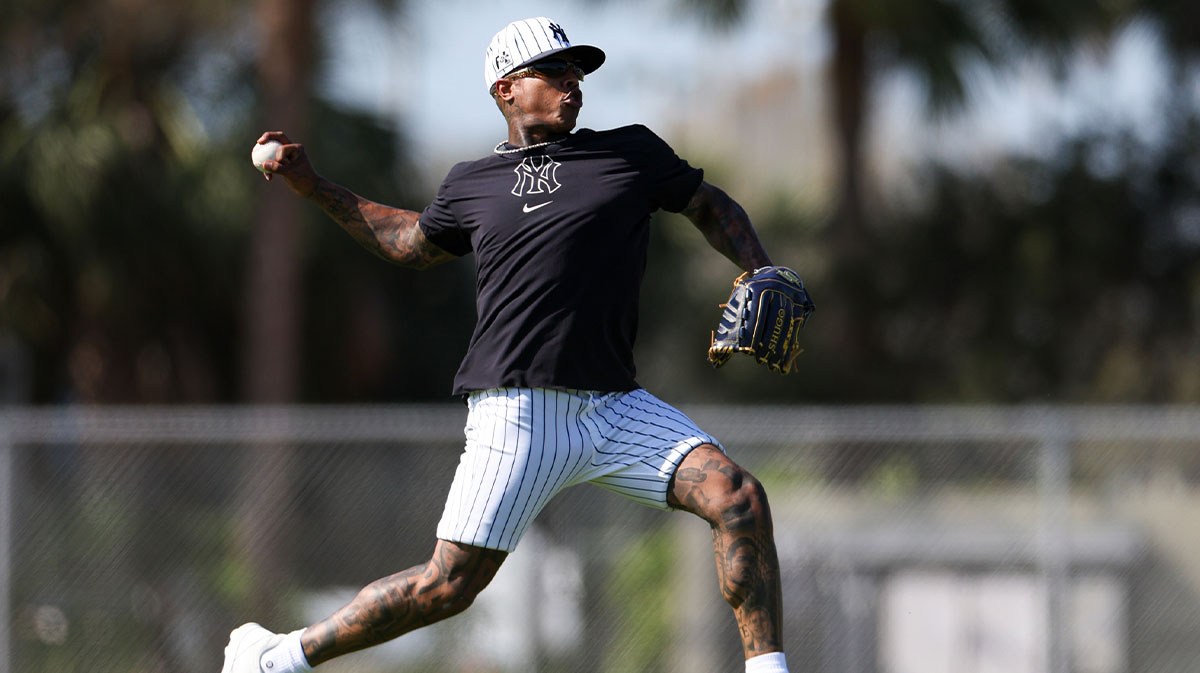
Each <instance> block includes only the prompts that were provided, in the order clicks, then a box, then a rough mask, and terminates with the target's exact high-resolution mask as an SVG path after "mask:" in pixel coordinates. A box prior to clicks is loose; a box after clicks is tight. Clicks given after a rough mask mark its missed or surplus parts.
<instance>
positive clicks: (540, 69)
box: [504, 58, 586, 82]
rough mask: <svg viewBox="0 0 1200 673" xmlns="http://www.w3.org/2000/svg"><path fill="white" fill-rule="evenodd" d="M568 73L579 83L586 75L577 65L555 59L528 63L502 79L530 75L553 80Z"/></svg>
mask: <svg viewBox="0 0 1200 673" xmlns="http://www.w3.org/2000/svg"><path fill="white" fill-rule="evenodd" d="M568 72H570V73H573V74H574V75H575V79H577V80H579V81H580V82H582V81H583V76H584V75H585V74H586V73H584V72H583V68H580V67H579V66H578V65H576V64H574V63H572V62H570V61H566V60H563V59H559V58H555V59H548V60H545V61H538V62H536V63H530V64H529V65H527V66H525V67H524V68H521V69H520V70H517V71H516V72H512V73H509V74H507V75H505V76H504V79H518V78H521V77H529V76H531V75H532V76H535V77H546V78H548V79H554V78H556V77H562V76H563V75H565V74H567V73H568Z"/></svg>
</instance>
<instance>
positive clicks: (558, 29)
mask: <svg viewBox="0 0 1200 673" xmlns="http://www.w3.org/2000/svg"><path fill="white" fill-rule="evenodd" d="M546 27H547V28H549V29H550V32H551V33H554V37H556V38H558V41H559V42H562V43H563V44H570V43H571V41H570V40H568V39H567V31H565V30H563V29H562V26H560V25H558V24H557V23H548V24H547V25H546Z"/></svg>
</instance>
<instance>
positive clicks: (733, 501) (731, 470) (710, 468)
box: [667, 445, 770, 527]
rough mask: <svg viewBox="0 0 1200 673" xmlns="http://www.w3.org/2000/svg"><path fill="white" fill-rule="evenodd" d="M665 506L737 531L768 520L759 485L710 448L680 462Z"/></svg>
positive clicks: (764, 495)
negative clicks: (667, 505)
mask: <svg viewBox="0 0 1200 673" xmlns="http://www.w3.org/2000/svg"><path fill="white" fill-rule="evenodd" d="M667 502H668V503H669V504H670V505H671V506H672V507H677V508H680V509H684V510H687V511H689V512H692V513H693V514H696V515H698V516H700V517H702V518H704V519H705V520H707V521H708V522H709V523H711V524H712V525H713V526H719V527H741V526H744V525H747V524H753V523H754V521H756V520H757V519H759V518H761V517H764V516H765V517H767V518H769V517H770V514H769V508H768V505H767V494H766V491H765V489H763V486H762V484H761V483H760V482H759V481H758V480H757V479H755V478H754V475H752V474H750V473H749V472H748V471H746V470H745V469H744V468H742V467H741V466H740V465H738V464H737V463H735V462H733V461H732V460H731V459H730V458H729V457H728V456H726V455H725V454H724V453H722V452H721V451H720V450H718V449H717V448H716V447H713V446H710V445H705V446H701V447H699V448H697V449H695V450H694V451H692V452H691V453H689V454H688V455H687V457H686V458H684V460H683V462H682V463H681V464H680V466H679V469H678V470H676V472H675V475H674V476H673V477H672V481H671V486H670V490H669V492H668V500H667Z"/></svg>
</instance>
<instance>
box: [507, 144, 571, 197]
mask: <svg viewBox="0 0 1200 673" xmlns="http://www.w3.org/2000/svg"><path fill="white" fill-rule="evenodd" d="M561 165H562V164H560V163H558V162H557V161H555V160H553V159H551V158H550V157H548V156H546V155H544V154H539V155H537V156H532V157H525V158H524V159H523V160H522V161H521V163H520V164H518V165H517V167H516V168H514V169H513V172H514V173H516V174H517V184H516V185H514V186H513V188H512V193H513V196H525V195H526V194H553V193H554V192H555V191H556V190H557V189H558V188H559V187H562V185H561V184H559V182H558V177H557V173H558V167H559V166H561Z"/></svg>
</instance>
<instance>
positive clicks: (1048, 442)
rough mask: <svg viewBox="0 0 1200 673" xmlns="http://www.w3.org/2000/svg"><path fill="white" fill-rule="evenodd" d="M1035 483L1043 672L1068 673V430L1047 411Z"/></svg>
mask: <svg viewBox="0 0 1200 673" xmlns="http://www.w3.org/2000/svg"><path fill="white" fill-rule="evenodd" d="M1038 434H1039V437H1040V440H1039V446H1038V449H1039V456H1038V481H1039V489H1040V491H1041V503H1042V508H1041V509H1042V513H1041V519H1042V520H1041V526H1040V528H1041V540H1040V557H1041V572H1042V578H1043V581H1044V582H1045V586H1046V669H1047V670H1048V671H1049V673H1070V672H1071V661H1070V656H1071V655H1070V637H1071V633H1070V629H1069V621H1068V615H1067V605H1068V600H1069V596H1070V594H1069V592H1070V574H1071V569H1070V563H1071V561H1070V547H1071V542H1070V507H1071V455H1070V450H1071V449H1070V442H1071V434H1072V430H1071V428H1069V427H1067V419H1066V418H1064V417H1062V416H1061V415H1059V414H1055V413H1053V412H1051V411H1045V412H1044V413H1043V414H1042V418H1041V423H1040V427H1039V433H1038Z"/></svg>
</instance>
